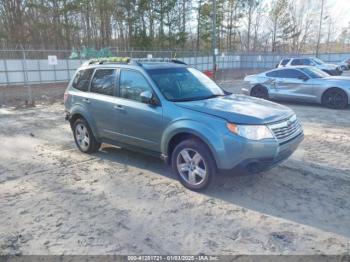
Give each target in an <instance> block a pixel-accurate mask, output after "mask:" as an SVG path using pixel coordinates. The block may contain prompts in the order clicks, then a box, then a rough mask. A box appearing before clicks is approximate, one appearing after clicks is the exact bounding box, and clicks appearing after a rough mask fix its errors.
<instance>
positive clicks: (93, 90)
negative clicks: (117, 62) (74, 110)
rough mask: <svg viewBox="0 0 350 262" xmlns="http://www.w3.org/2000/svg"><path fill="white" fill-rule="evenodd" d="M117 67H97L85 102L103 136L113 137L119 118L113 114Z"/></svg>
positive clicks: (100, 134)
mask: <svg viewBox="0 0 350 262" xmlns="http://www.w3.org/2000/svg"><path fill="white" fill-rule="evenodd" d="M116 72H117V70H116V69H115V68H97V69H96V70H95V73H94V75H93V78H92V80H91V85H90V96H89V97H88V98H86V100H85V103H86V104H87V105H88V107H89V111H90V113H91V115H92V117H93V119H94V122H95V125H96V127H97V132H98V134H99V136H100V137H102V138H108V139H112V138H113V135H112V134H113V133H112V130H113V129H114V126H115V125H117V123H118V119H117V118H115V117H114V116H113V113H112V112H113V106H114V103H115V94H116V75H117V74H116Z"/></svg>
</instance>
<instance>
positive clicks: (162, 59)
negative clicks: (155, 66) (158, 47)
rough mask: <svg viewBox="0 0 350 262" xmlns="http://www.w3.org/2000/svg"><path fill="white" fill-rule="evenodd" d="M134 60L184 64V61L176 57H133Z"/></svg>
mask: <svg viewBox="0 0 350 262" xmlns="http://www.w3.org/2000/svg"><path fill="white" fill-rule="evenodd" d="M133 60H134V61H136V62H139V63H140V64H142V63H147V62H150V63H163V62H164V63H176V64H182V65H186V63H185V62H183V61H181V60H178V59H172V58H134V59H133Z"/></svg>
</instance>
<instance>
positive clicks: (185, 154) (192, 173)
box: [176, 148, 207, 186]
mask: <svg viewBox="0 0 350 262" xmlns="http://www.w3.org/2000/svg"><path fill="white" fill-rule="evenodd" d="M176 163H177V170H178V172H179V174H180V176H181V177H182V178H183V179H184V180H185V181H186V182H187V183H189V184H191V185H194V186H195V185H199V184H201V183H202V182H203V181H204V180H205V178H206V176H207V167H206V164H205V161H204V159H203V157H202V156H201V155H200V154H199V153H198V152H197V151H196V150H194V149H190V148H185V149H183V150H181V151H180V153H179V154H178V156H177V161H176Z"/></svg>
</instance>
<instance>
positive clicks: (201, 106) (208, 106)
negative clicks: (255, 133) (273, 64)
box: [175, 95, 294, 125]
mask: <svg viewBox="0 0 350 262" xmlns="http://www.w3.org/2000/svg"><path fill="white" fill-rule="evenodd" d="M175 104H176V105H177V106H179V107H182V108H187V109H190V110H194V111H198V112H201V113H205V114H210V115H213V116H217V117H220V118H223V119H225V120H227V121H228V122H231V123H237V124H248V125H260V124H267V123H272V122H277V121H280V120H283V119H285V118H287V117H290V116H291V115H293V114H294V112H293V111H292V110H291V109H289V108H288V107H285V106H282V105H279V104H276V103H273V102H269V101H266V100H263V99H259V98H254V97H249V96H245V95H227V96H222V97H215V98H210V99H205V100H198V101H189V102H175Z"/></svg>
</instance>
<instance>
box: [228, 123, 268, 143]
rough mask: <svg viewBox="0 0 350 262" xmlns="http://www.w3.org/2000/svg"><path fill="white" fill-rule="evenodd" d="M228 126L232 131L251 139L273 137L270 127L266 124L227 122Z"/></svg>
mask: <svg viewBox="0 0 350 262" xmlns="http://www.w3.org/2000/svg"><path fill="white" fill-rule="evenodd" d="M226 126H227V128H228V130H230V131H231V132H232V133H234V134H236V135H239V136H241V137H244V138H247V139H251V140H261V139H265V138H273V135H272V133H271V131H270V129H269V128H268V127H267V126H265V125H235V124H232V123H227V125H226Z"/></svg>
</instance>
